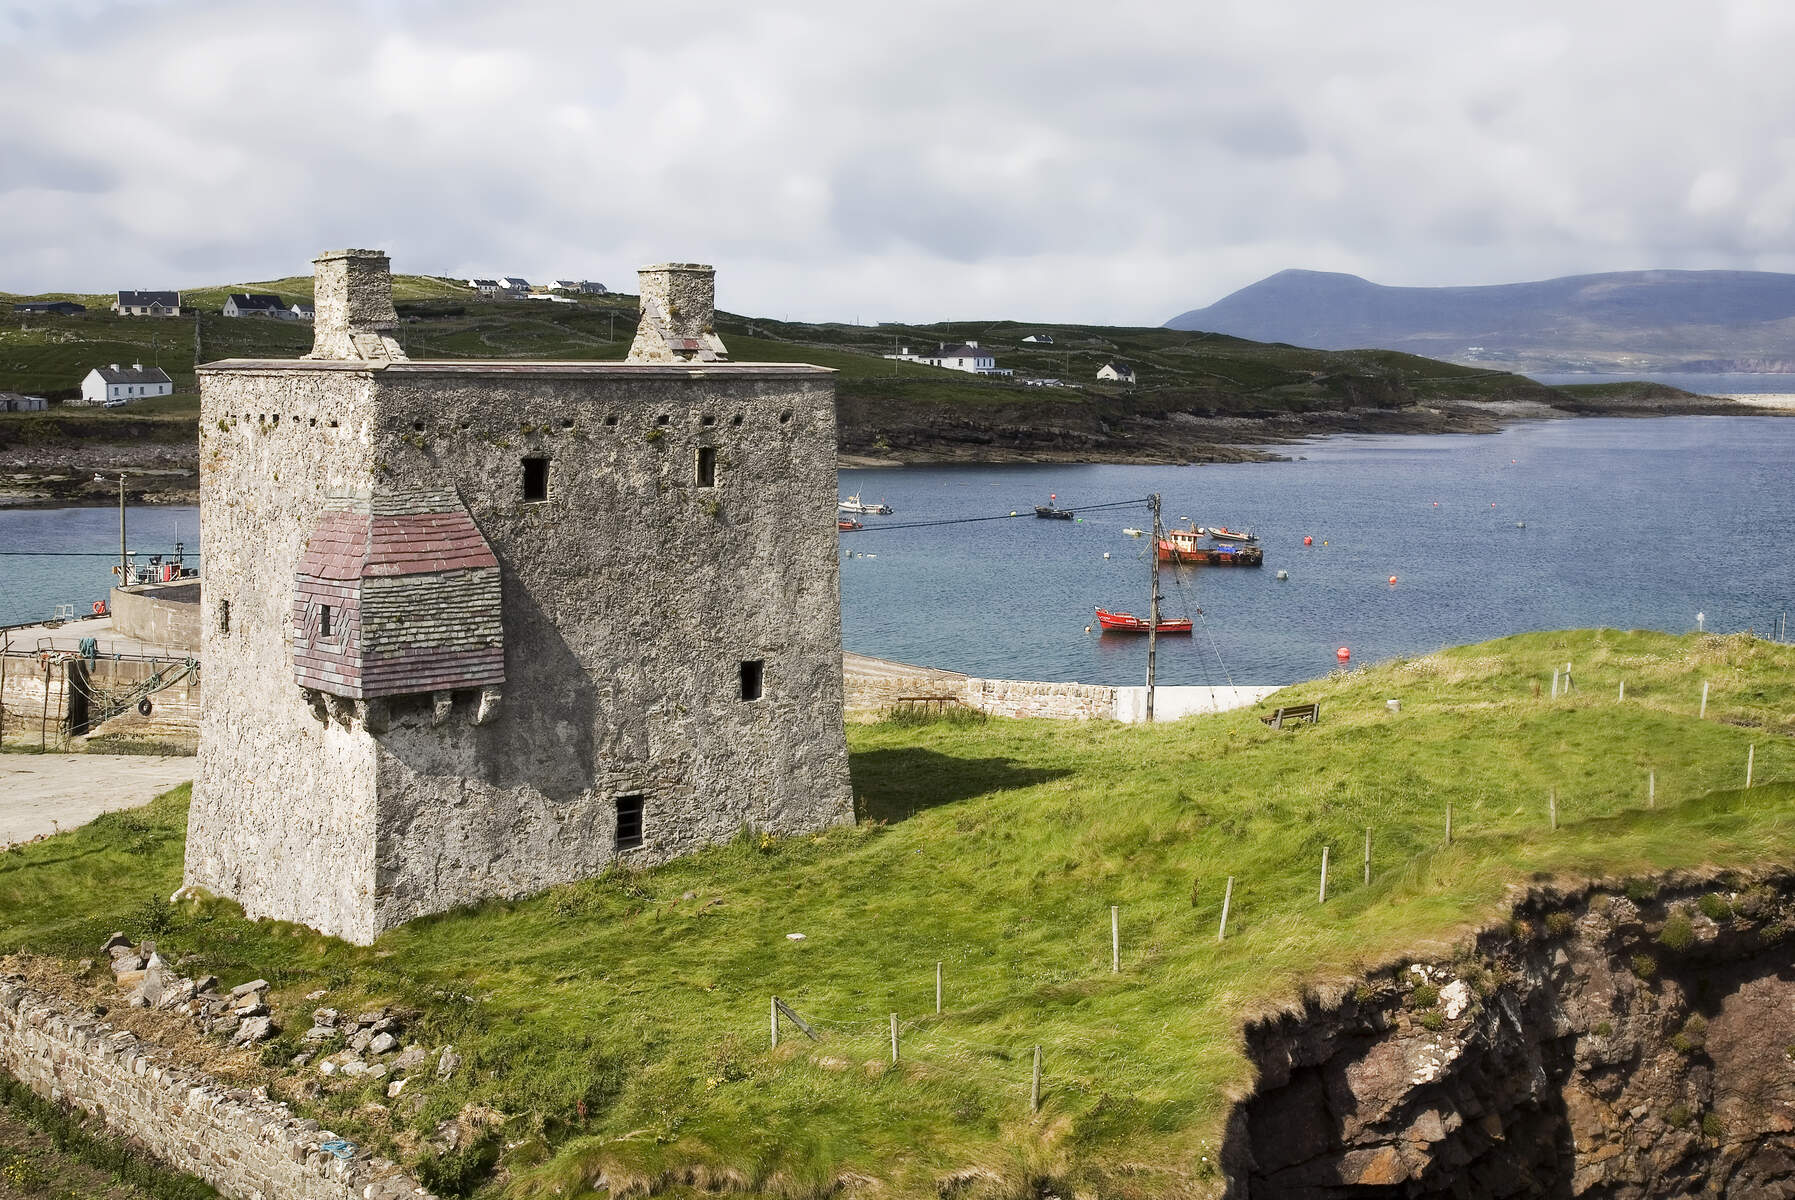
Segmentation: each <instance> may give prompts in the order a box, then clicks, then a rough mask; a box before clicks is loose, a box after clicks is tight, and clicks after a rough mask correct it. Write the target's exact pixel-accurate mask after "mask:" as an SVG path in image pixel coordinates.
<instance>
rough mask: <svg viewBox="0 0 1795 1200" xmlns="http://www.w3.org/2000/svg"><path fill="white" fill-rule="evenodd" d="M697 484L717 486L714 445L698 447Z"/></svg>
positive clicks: (715, 449) (715, 450) (700, 485)
mask: <svg viewBox="0 0 1795 1200" xmlns="http://www.w3.org/2000/svg"><path fill="white" fill-rule="evenodd" d="M698 486H699V487H716V486H717V448H716V447H715V446H700V447H698Z"/></svg>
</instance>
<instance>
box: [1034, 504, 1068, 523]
mask: <svg viewBox="0 0 1795 1200" xmlns="http://www.w3.org/2000/svg"><path fill="white" fill-rule="evenodd" d="M1077 515H1078V514H1077V513H1074V512H1073V511H1072V510H1071V509H1069V508H1055V507H1053V506H1052V505H1051V504H1037V505H1035V516H1037V517H1041V518H1042V519H1044V520H1048V521H1070V520H1072V519H1073V518H1074V517H1076V516H1077Z"/></svg>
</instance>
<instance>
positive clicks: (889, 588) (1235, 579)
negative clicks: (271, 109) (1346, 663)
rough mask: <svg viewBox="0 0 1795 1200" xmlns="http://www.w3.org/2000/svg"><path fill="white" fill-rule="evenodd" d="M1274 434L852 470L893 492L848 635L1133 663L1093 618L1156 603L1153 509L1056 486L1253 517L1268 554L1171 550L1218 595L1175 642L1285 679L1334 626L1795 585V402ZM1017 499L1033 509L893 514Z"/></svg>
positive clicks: (1560, 622)
mask: <svg viewBox="0 0 1795 1200" xmlns="http://www.w3.org/2000/svg"><path fill="white" fill-rule="evenodd" d="M1278 449H1279V450H1280V452H1283V453H1286V454H1291V455H1293V456H1300V460H1299V461H1295V462H1283V463H1247V464H1225V465H1207V466H1191V467H1152V466H1012V467H926V468H920V467H911V468H902V469H895V470H892V469H872V470H855V471H843V472H842V479H841V487H842V492H843V494H844V495H846V494H848V493H850V492H853V491H859V492H861V493H862V494H863V495H864V496H865V497H866V498H867V499H875V498H882V499H884V500H885V501H886V502H888V503H889V504H891V505H892V507H893V508H895V509H896V510H897V512H896V514H895V515H893V516H890V517H868V518H866V519H865V520H866V524H867V525H868V527H869V529H868V531H867V532H863V533H851V534H846V535H843V538H842V546H843V547H844V549H845V550H846V551H848V552H850V553H851V554H855V555H857V556H856V557H850V558H847V559H845V560H844V561H843V563H842V601H843V622H844V638H845V641H846V644H847V645H848V647H849V648H850V649H853V650H856V651H859V652H861V653H864V654H872V655H877V656H880V657H887V658H895V659H899V660H902V661H906V662H913V663H922V664H927V665H930V666H938V667H946V668H951V669H955V670H961V671H967V672H970V673H973V674H982V675H992V676H999V677H1022V678H1033V679H1054V680H1079V681H1082V682H1085V683H1133V682H1137V681H1139V680H1140V679H1141V678H1142V677H1143V675H1144V672H1145V659H1146V653H1145V646H1144V645H1143V644H1142V640H1141V639H1138V638H1124V637H1118V636H1116V635H1110V636H1108V637H1104V636H1101V635H1099V634H1096V633H1090V634H1087V633H1086V632H1085V627H1086V626H1087V625H1088V624H1090V622H1091V618H1092V607H1093V606H1094V605H1103V606H1104V607H1106V608H1126V609H1129V610H1131V611H1134V612H1137V613H1139V612H1142V611H1144V609H1145V605H1146V600H1147V590H1148V584H1147V580H1148V563H1147V559H1146V556H1145V551H1146V547H1145V544H1144V542H1143V541H1141V540H1138V539H1134V538H1129V537H1126V536H1124V535H1123V533H1122V530H1123V528H1124V527H1128V526H1133V527H1137V528H1138V527H1144V526H1145V525H1146V524H1147V522H1148V519H1149V518H1148V516H1147V511H1146V509H1145V507H1139V508H1134V509H1118V510H1105V511H1098V512H1091V513H1089V514H1088V515H1087V516H1086V517H1085V519H1084V520H1082V521H1080V522H1078V523H1076V524H1067V523H1065V522H1060V521H1042V520H1036V519H1034V517H1033V516H1032V507H1031V506H1032V505H1034V504H1036V503H1044V502H1046V499H1047V496H1048V494H1049V493H1057V495H1058V496H1059V499H1060V503H1061V504H1062V505H1065V506H1069V507H1072V508H1075V509H1076V508H1079V507H1081V506H1089V505H1095V504H1102V503H1108V502H1113V501H1118V500H1125V499H1132V498H1138V497H1144V496H1146V495H1147V494H1148V493H1150V492H1155V491H1157V492H1160V493H1162V494H1163V496H1164V511H1165V515H1166V518H1167V520H1168V523H1170V522H1174V521H1176V522H1180V523H1181V522H1182V520H1183V518H1185V517H1190V518H1193V519H1195V520H1196V522H1197V523H1198V524H1204V525H1215V524H1225V525H1227V526H1229V527H1231V528H1240V527H1242V526H1246V527H1250V528H1251V529H1252V530H1253V531H1254V532H1255V533H1256V534H1257V535H1258V536H1259V542H1260V545H1261V546H1263V547H1264V550H1265V565H1264V567H1263V568H1260V569H1258V570H1251V569H1242V568H1205V567H1192V568H1183V569H1181V570H1178V571H1175V572H1172V571H1168V572H1166V573H1165V575H1164V583H1163V585H1162V592H1163V593H1164V595H1165V596H1166V601H1165V606H1166V609H1167V611H1168V612H1170V613H1171V614H1173V615H1183V614H1185V613H1186V612H1191V613H1194V612H1195V611H1196V610H1197V609H1199V608H1200V609H1201V611H1202V617H1201V619H1200V620H1199V622H1198V625H1197V631H1196V635H1195V636H1194V637H1191V638H1189V639H1184V638H1178V639H1166V640H1164V641H1162V642H1161V651H1160V655H1159V672H1160V679H1161V681H1162V682H1166V683H1198V684H1206V683H1222V682H1226V681H1227V680H1229V679H1232V680H1233V681H1234V682H1236V683H1287V682H1293V681H1296V680H1299V679H1304V678H1311V677H1314V676H1317V675H1321V674H1325V673H1326V672H1327V671H1329V670H1331V669H1333V667H1334V666H1335V657H1334V656H1335V651H1336V649H1337V648H1338V647H1340V646H1346V647H1348V648H1349V649H1350V650H1351V652H1352V656H1353V661H1354V662H1368V661H1376V660H1380V659H1384V658H1388V657H1392V656H1398V655H1407V654H1415V653H1423V652H1427V651H1430V650H1434V649H1437V648H1439V647H1441V646H1445V645H1453V644H1457V643H1461V642H1470V641H1479V640H1482V639H1485V638H1491V637H1497V636H1500V635H1503V634H1509V633H1516V632H1522V631H1526V630H1534V629H1553V628H1564V627H1572V626H1594V625H1609V626H1618V627H1622V628H1633V627H1641V628H1654V629H1665V630H1673V631H1681V630H1687V629H1693V628H1694V627H1695V624H1696V614H1697V613H1698V612H1699V613H1703V614H1705V616H1706V627H1707V628H1708V629H1710V630H1736V629H1743V628H1747V627H1752V628H1756V629H1757V630H1759V631H1760V632H1764V631H1768V630H1771V629H1772V628H1774V626H1775V624H1776V622H1778V621H1779V619H1780V616H1781V613H1782V612H1783V610H1784V609H1785V608H1788V607H1795V555H1792V554H1791V553H1790V549H1789V538H1790V532H1791V530H1792V529H1795V473H1792V468H1795V419H1791V418H1779V417H1669V418H1660V419H1651V420H1628V419H1605V418H1604V419H1584V420H1562V421H1545V422H1527V423H1522V424H1517V425H1514V426H1511V427H1509V428H1508V429H1506V430H1504V431H1503V432H1501V433H1497V434H1488V435H1472V434H1449V435H1439V436H1372V437H1336V438H1329V439H1326V440H1321V441H1316V442H1313V443H1309V444H1305V445H1300V446H1296V447H1289V446H1284V447H1278ZM1011 509H1015V510H1017V511H1019V512H1023V513H1027V514H1030V515H1028V516H1025V517H1021V518H1018V519H1016V520H1014V521H1008V520H1006V521H995V522H986V523H978V524H967V525H948V526H941V527H936V528H925V529H907V530H905V529H898V530H893V531H891V532H876V531H877V529H878V527H879V524H880V523H881V522H883V523H886V524H898V523H901V522H906V521H916V520H929V519H932V518H951V517H960V516H969V515H978V514H985V513H1001V512H1008V511H1010V510H1011ZM1521 523H1524V527H1521ZM1305 536H1308V537H1312V538H1313V539H1314V545H1312V546H1304V545H1303V538H1304V537H1305ZM1106 552H1107V553H1108V555H1109V557H1108V558H1105V557H1104V554H1105V553H1106ZM860 555H864V556H866V557H861V556H860ZM1279 569H1283V570H1286V571H1288V572H1289V576H1290V577H1289V579H1288V581H1284V582H1280V581H1279V580H1278V579H1277V578H1276V572H1277V571H1278V570H1279ZM1391 576H1395V577H1396V583H1395V584H1391V583H1390V582H1388V581H1389V579H1390V577H1391Z"/></svg>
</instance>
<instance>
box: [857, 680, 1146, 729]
mask: <svg viewBox="0 0 1795 1200" xmlns="http://www.w3.org/2000/svg"><path fill="white" fill-rule="evenodd" d="M846 689H847V690H846V705H845V707H846V710H847V712H848V713H849V714H850V715H862V716H876V715H878V714H880V713H883V712H886V711H889V710H890V709H892V708H895V707H896V706H897V704H898V701H899V699H900V698H901V697H904V696H951V697H953V698H954V699H955V700H957V701H959V702H960V703H961V704H963V705H965V706H966V707H967V708H970V709H975V710H977V711H979V712H985V713H990V714H992V715H993V716H1001V717H1050V718H1057V719H1061V720H1070V721H1088V720H1105V721H1107V720H1111V719H1113V718H1114V717H1115V715H1116V689H1115V688H1113V687H1104V686H1100V685H1096V684H1088V683H1031V682H1028V681H1026V680H1014V679H976V678H969V677H967V676H964V675H857V674H855V673H853V672H849V673H848V675H847V678H846Z"/></svg>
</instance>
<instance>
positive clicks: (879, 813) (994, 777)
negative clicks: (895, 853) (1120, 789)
mask: <svg viewBox="0 0 1795 1200" xmlns="http://www.w3.org/2000/svg"><path fill="white" fill-rule="evenodd" d="M848 769H849V772H850V774H851V775H852V776H853V781H854V796H855V797H856V802H855V809H856V812H855V816H856V817H858V818H859V819H860V820H862V821H884V822H886V823H887V824H895V823H896V822H898V821H902V820H904V819H906V818H908V817H912V816H914V815H916V814H917V813H919V812H921V811H923V810H924V809H928V808H935V807H938V806H940V805H943V804H953V803H955V802H956V801H960V800H970V799H972V798H973V797H974V796H983V795H987V794H989V793H991V792H1000V791H1003V790H1005V789H1007V788H1019V787H1032V786H1033V785H1035V784H1037V783H1047V782H1049V781H1051V780H1055V779H1060V778H1063V777H1065V776H1066V775H1069V774H1071V772H1070V771H1069V770H1065V769H1057V768H1056V769H1049V768H1043V767H1023V766H1017V765H1016V762H1015V760H1014V759H1009V758H956V757H954V756H953V755H951V754H942V753H940V752H939V751H936V750H924V749H920V748H917V747H913V746H906V747H901V748H897V749H890V750H862V751H859V752H857V753H855V754H852V755H850V756H849V760H848Z"/></svg>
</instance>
